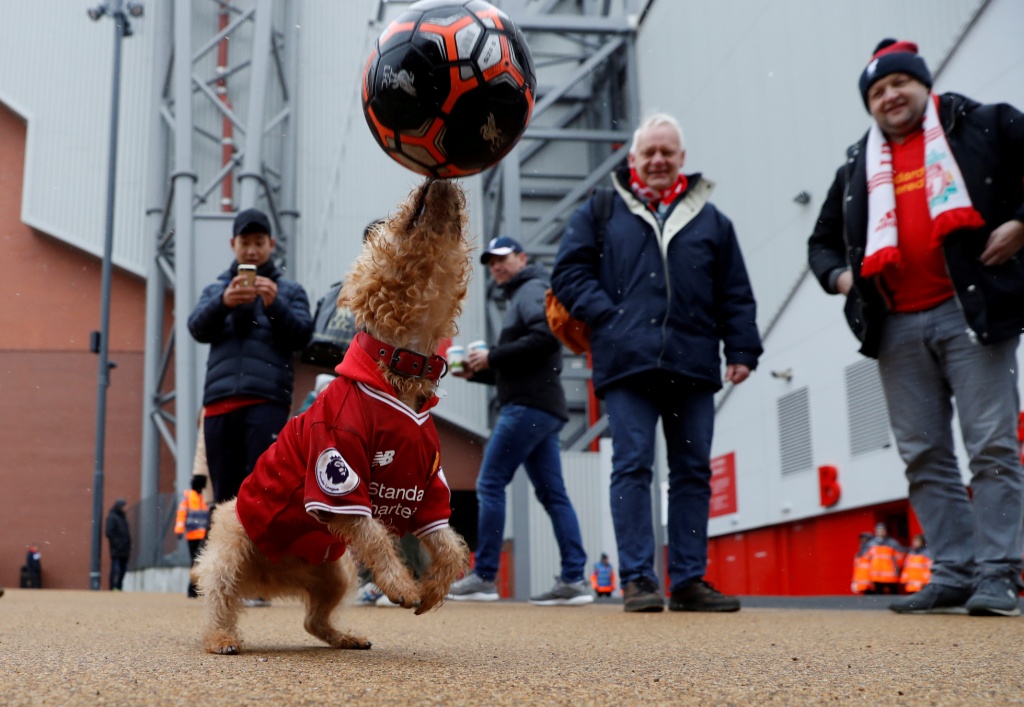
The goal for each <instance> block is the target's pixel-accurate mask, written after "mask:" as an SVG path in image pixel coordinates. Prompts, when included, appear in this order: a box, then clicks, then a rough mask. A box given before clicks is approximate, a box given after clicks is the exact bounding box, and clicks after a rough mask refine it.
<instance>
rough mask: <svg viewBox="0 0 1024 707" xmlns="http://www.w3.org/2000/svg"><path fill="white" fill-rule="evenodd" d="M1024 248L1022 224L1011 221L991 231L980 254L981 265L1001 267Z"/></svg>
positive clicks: (1023, 228)
mask: <svg viewBox="0 0 1024 707" xmlns="http://www.w3.org/2000/svg"><path fill="white" fill-rule="evenodd" d="M1021 246H1024V222H1021V221H1018V220H1016V219H1012V220H1010V221H1007V222H1006V223H1004V224H1003V225H1002V226H1000V227H999V228H997V229H995V230H994V231H992V234H991V235H990V236H989V237H988V242H987V243H986V244H985V250H984V251H983V252H982V254H981V263H982V265H1002V264H1003V263H1005V262H1006V261H1007V260H1009V259H1010V258H1012V257H1013V256H1015V255H1016V254H1017V251H1019V250H1020V249H1021Z"/></svg>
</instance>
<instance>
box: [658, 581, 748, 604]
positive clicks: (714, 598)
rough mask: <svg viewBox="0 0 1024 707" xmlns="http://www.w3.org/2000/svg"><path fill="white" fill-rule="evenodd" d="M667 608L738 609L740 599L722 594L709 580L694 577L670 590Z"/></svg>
mask: <svg viewBox="0 0 1024 707" xmlns="http://www.w3.org/2000/svg"><path fill="white" fill-rule="evenodd" d="M668 609H669V611H739V610H740V600H739V599H737V598H736V597H731V596H729V595H727V594H722V593H721V592H720V591H718V590H717V589H715V588H714V587H713V586H712V585H711V583H710V582H705V581H704V580H703V579H694V580H690V581H689V582H687V583H686V584H684V585H683V586H681V587H679V588H678V589H674V590H672V598H671V599H670V600H669V603H668Z"/></svg>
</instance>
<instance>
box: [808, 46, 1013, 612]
mask: <svg viewBox="0 0 1024 707" xmlns="http://www.w3.org/2000/svg"><path fill="white" fill-rule="evenodd" d="M931 87H932V75H931V72H929V70H928V66H927V64H926V63H925V61H924V59H923V58H922V57H921V56H920V55H919V54H918V50H917V45H916V44H914V43H913V42H908V41H896V40H893V39H886V40H884V41H882V42H881V43H880V44H879V45H878V46H877V47H876V48H875V52H874V54H873V55H872V57H871V59H870V61H869V62H868V64H867V66H866V68H865V69H864V70H863V72H862V73H861V76H860V92H861V97H862V98H863V100H864V105H865V107H866V108H867V110H868V112H869V113H870V114H871V117H872V118H873V120H872V123H871V126H870V128H869V130H868V132H867V134H866V135H865V136H864V137H862V138H861V139H860V140H859V141H858V142H857V143H856V144H855V145H853V146H851V147H850V148H849V149H848V150H847V160H846V162H845V163H844V164H843V165H842V166H841V167H840V168H839V170H838V172H837V173H836V177H835V181H834V182H833V183H832V187H831V188H830V190H829V193H828V196H827V197H826V199H825V203H824V205H823V206H822V209H821V214H820V216H819V218H818V222H817V225H816V227H815V229H814V232H813V233H812V235H811V237H810V240H809V244H808V255H809V259H810V265H811V268H812V270H813V271H814V273H815V275H816V276H817V278H818V281H819V282H820V283H821V286H822V287H823V288H824V289H825V291H826V292H828V293H830V294H841V295H844V296H845V297H846V316H847V319H848V320H849V324H850V327H851V329H852V330H853V332H854V334H855V335H856V336H857V337H858V339H859V340H860V342H861V348H860V351H861V353H863V354H864V355H865V356H870V357H872V358H877V359H878V369H879V374H880V376H881V379H882V387H883V389H884V391H885V396H886V402H887V404H888V408H889V418H890V420H891V422H892V428H893V433H894V436H895V438H896V443H897V446H898V448H899V452H900V456H901V458H902V459H903V461H904V463H905V464H906V475H907V480H908V482H909V486H910V494H909V495H910V502H911V504H912V506H913V508H914V511H915V513H916V514H917V516H918V518H919V519H920V521H921V525H922V527H923V529H924V534H925V535H926V536H927V537H928V539H929V542H930V545H931V547H932V550H933V551H934V564H933V565H932V571H933V574H932V578H931V581H930V582H929V583H928V584H927V585H925V586H924V587H923V588H922V589H921V590H920V591H918V592H916V593H914V594H910V595H907V596H902V597H899V598H897V599H896V600H894V601H893V602H892V604H890V607H889V608H890V609H892V610H893V611H895V612H897V613H909V614H923V613H970V614H972V615H980V616H985V615H987V616H1017V615H1019V614H1020V609H1019V608H1018V595H1019V593H1020V588H1021V564H1022V562H1021V525H1022V516H1024V495H1022V494H1024V479H1022V473H1021V463H1020V458H1019V456H1018V447H1017V415H1018V411H1019V410H1020V401H1019V400H1018V392H1017V355H1016V354H1017V346H1018V341H1019V338H1020V333H1021V331H1022V330H1024V259H1022V257H1021V247H1022V246H1024V114H1021V112H1020V111H1018V110H1016V109H1015V108H1013V107H1012V106H1010V105H1007V104H994V105H983V104H980V103H977V102H976V101H973V100H971V99H969V98H966V97H964V96H961V95H958V94H955V93H945V94H942V95H941V96H940V95H936V94H935V93H932V91H931ZM954 400H955V402H956V410H957V412H958V416H959V422H960V431H961V434H962V436H963V440H964V446H965V447H966V450H967V454H968V456H969V466H970V486H971V491H972V497H973V502H972V497H969V496H968V493H967V490H966V489H965V488H964V482H963V479H962V477H961V472H960V469H959V467H958V465H957V461H956V456H955V454H954V447H953V431H952V418H953V401H954Z"/></svg>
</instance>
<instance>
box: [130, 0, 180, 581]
mask: <svg viewBox="0 0 1024 707" xmlns="http://www.w3.org/2000/svg"><path fill="white" fill-rule="evenodd" d="M153 5H154V7H152V8H151V13H150V17H151V21H152V22H154V23H155V29H156V31H155V32H153V66H154V70H153V80H152V93H151V98H150V111H151V112H150V115H152V116H153V118H154V119H155V121H154V122H155V125H154V126H153V133H152V135H151V137H150V147H151V149H150V150H149V154H150V163H149V175H148V177H147V179H148V180H149V185H148V194H147V195H146V200H147V202H148V205H147V207H146V233H147V235H148V237H147V238H146V240H145V247H146V255H145V258H146V263H147V266H146V351H145V363H144V366H143V383H142V386H143V387H142V390H143V398H142V464H141V468H142V478H141V481H140V484H139V489H140V490H139V496H140V498H139V501H140V503H139V525H138V528H137V529H136V535H137V540H136V544H135V546H136V548H138V550H137V554H136V566H139V567H152V566H153V565H154V564H156V560H157V556H158V553H157V552H156V550H157V548H158V547H159V546H160V543H159V537H158V533H157V530H158V529H157V523H158V522H159V517H160V516H159V513H158V512H157V503H158V494H159V485H158V482H159V476H160V433H159V431H158V430H157V428H156V422H155V420H154V416H155V415H158V414H159V401H158V399H157V398H158V396H159V395H160V390H159V386H160V366H161V359H162V354H163V351H162V348H163V347H162V345H161V344H162V342H163V331H164V299H165V297H166V293H167V284H168V283H165V281H164V276H163V273H162V271H161V269H160V266H159V265H158V264H157V258H158V257H159V251H158V248H157V242H158V240H159V239H160V238H161V236H162V235H163V233H164V226H165V224H166V223H167V218H168V216H169V214H167V213H166V212H165V211H164V207H165V206H166V202H167V192H168V189H169V188H170V184H169V183H168V181H167V150H166V149H164V144H165V141H166V138H167V125H166V123H165V122H164V119H163V117H162V116H161V114H160V106H161V105H162V103H163V94H164V90H165V89H166V85H165V79H166V78H167V71H168V69H169V67H170V61H171V34H172V32H171V30H172V27H173V25H172V23H173V14H172V8H171V5H170V3H166V2H158V3H153Z"/></svg>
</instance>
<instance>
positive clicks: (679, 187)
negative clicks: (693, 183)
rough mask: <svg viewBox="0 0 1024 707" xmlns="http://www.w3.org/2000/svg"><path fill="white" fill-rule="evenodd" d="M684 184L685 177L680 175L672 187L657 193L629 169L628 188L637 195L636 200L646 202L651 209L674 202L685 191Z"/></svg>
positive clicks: (633, 170) (634, 171)
mask: <svg viewBox="0 0 1024 707" xmlns="http://www.w3.org/2000/svg"><path fill="white" fill-rule="evenodd" d="M686 183H687V182H686V175H685V174H680V175H679V176H677V177H676V181H675V183H674V184H673V185H672V186H670V187H669V188H668V189H664V190H662V191H658V190H657V189H652V188H651V187H649V186H647V185H646V184H644V182H643V181H642V180H641V179H640V175H638V174H637V173H636V170H635V169H633V168H632V167H630V168H629V188H630V189H631V190H632V191H633V193H634V194H636V195H637V198H639V199H642V200H643V201H645V202H647V204H648V205H649V206H650V207H651V208H652V209H657V207H658V204H663V205H665V206H668V205H669V204H671V203H672V202H673V201H675V199H676V197H677V196H679V195H680V194H682V193H683V192H684V191H686Z"/></svg>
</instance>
